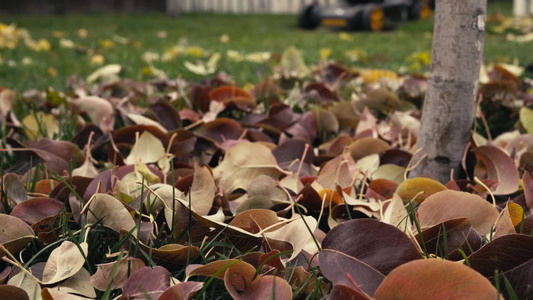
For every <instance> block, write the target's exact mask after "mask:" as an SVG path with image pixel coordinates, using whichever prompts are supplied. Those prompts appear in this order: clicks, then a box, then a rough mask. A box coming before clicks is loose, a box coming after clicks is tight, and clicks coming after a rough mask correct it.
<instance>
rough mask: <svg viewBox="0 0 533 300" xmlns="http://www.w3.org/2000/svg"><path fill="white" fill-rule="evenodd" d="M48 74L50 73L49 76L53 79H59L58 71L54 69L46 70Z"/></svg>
mask: <svg viewBox="0 0 533 300" xmlns="http://www.w3.org/2000/svg"><path fill="white" fill-rule="evenodd" d="M46 73H48V75H50V77H52V78H56V77H57V70H56V69H55V68H54V67H48V69H46Z"/></svg>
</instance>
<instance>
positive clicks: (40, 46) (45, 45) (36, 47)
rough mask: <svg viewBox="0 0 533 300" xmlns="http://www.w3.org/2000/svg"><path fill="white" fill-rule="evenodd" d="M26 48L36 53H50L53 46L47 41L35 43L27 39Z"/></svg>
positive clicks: (41, 40)
mask: <svg viewBox="0 0 533 300" xmlns="http://www.w3.org/2000/svg"><path fill="white" fill-rule="evenodd" d="M25 42H26V46H28V48H30V49H31V50H33V51H35V52H47V51H50V49H51V48H52V46H51V45H50V42H49V41H48V40H46V39H40V40H39V41H37V42H35V41H33V40H31V39H27V40H26V41H25Z"/></svg>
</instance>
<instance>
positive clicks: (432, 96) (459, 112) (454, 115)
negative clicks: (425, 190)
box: [409, 0, 487, 183]
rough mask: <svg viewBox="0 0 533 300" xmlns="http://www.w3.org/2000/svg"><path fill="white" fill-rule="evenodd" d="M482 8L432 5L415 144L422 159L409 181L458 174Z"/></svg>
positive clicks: (470, 119)
mask: <svg viewBox="0 0 533 300" xmlns="http://www.w3.org/2000/svg"><path fill="white" fill-rule="evenodd" d="M486 7H487V1H486V0H437V1H436V9H435V28H434V32H433V50H432V60H431V75H430V77H429V88H428V91H427V94H426V98H425V101H424V107H423V110H422V123H421V130H420V135H419V136H418V140H417V143H416V148H417V149H420V148H422V151H421V154H427V157H426V159H424V160H423V161H422V163H421V164H420V165H419V166H418V167H417V168H416V169H414V170H413V171H411V173H410V174H409V177H417V176H431V177H434V178H436V179H437V180H439V181H440V182H442V183H446V182H448V181H449V179H450V172H451V170H452V169H453V170H455V174H456V175H457V174H458V172H457V171H458V170H459V166H460V163H461V159H462V156H463V153H464V149H465V147H466V144H467V142H468V140H469V138H470V136H471V133H472V131H471V130H472V125H473V123H474V110H475V105H476V92H477V86H478V79H479V70H480V66H481V61H482V54H483V44H484V38H485V11H486ZM419 157H420V156H419Z"/></svg>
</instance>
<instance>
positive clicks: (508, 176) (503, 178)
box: [474, 146, 520, 195]
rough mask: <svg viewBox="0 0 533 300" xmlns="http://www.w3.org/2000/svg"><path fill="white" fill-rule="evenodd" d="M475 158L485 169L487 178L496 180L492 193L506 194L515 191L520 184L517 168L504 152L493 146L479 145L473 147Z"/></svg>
mask: <svg viewBox="0 0 533 300" xmlns="http://www.w3.org/2000/svg"><path fill="white" fill-rule="evenodd" d="M474 153H475V155H476V158H477V159H478V160H480V161H481V162H482V163H483V165H484V166H485V168H486V170H487V178H490V179H494V180H496V181H498V187H497V188H496V189H495V190H494V191H493V193H494V195H508V194H512V193H514V192H516V191H517V190H518V186H519V185H520V177H519V174H518V169H517V168H516V166H515V164H514V162H513V160H512V159H511V158H510V157H509V155H507V154H506V153H505V152H503V151H502V150H500V149H499V148H497V147H494V146H481V147H477V148H475V149H474Z"/></svg>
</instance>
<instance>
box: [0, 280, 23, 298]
mask: <svg viewBox="0 0 533 300" xmlns="http://www.w3.org/2000/svg"><path fill="white" fill-rule="evenodd" d="M0 295H2V298H3V299H10V300H30V297H28V294H27V293H26V291H24V290H23V289H21V288H18V287H16V286H12V285H6V284H5V285H0Z"/></svg>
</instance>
